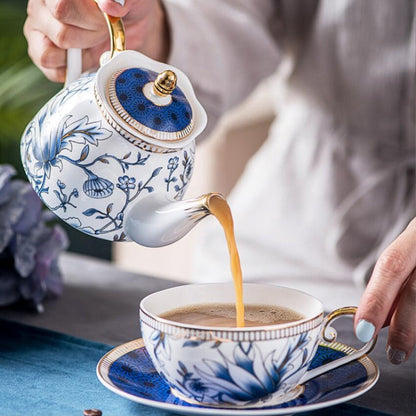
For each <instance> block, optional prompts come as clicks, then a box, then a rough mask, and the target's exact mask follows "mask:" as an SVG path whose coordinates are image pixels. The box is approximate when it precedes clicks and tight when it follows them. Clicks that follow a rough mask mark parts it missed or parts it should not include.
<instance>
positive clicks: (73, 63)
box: [65, 0, 126, 87]
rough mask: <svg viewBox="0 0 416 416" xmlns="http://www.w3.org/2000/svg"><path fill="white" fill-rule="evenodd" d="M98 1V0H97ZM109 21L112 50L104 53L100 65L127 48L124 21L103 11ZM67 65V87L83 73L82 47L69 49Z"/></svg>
mask: <svg viewBox="0 0 416 416" xmlns="http://www.w3.org/2000/svg"><path fill="white" fill-rule="evenodd" d="M95 2H96V3H97V0H95ZM101 12H102V14H103V15H104V18H105V20H106V22H107V27H108V31H109V33H110V51H109V52H107V53H104V54H103V55H102V56H101V58H100V65H103V64H104V63H105V62H107V61H108V60H110V59H111V58H112V57H113V56H114V54H115V53H118V52H123V51H125V50H126V36H125V31H124V25H123V21H122V20H121V18H119V17H113V16H109V15H108V14H107V13H104V12H103V11H101ZM66 56H67V65H66V79H65V87H66V86H68V84H70V83H71V82H73V81H75V80H76V79H78V78H79V77H80V76H81V73H82V49H76V48H71V49H68V50H67V54H66Z"/></svg>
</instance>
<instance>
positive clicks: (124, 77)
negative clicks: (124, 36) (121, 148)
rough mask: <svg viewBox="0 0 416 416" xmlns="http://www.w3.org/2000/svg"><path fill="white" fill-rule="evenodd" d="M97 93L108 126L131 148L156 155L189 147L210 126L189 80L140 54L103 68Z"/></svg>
mask: <svg viewBox="0 0 416 416" xmlns="http://www.w3.org/2000/svg"><path fill="white" fill-rule="evenodd" d="M94 93H95V99H96V102H97V104H98V106H99V108H100V110H101V112H102V114H103V116H104V118H105V119H106V121H107V122H108V123H109V124H110V125H111V126H112V127H113V128H114V129H115V130H116V131H117V132H118V133H119V134H120V135H122V136H123V137H124V138H126V139H127V140H128V141H129V142H131V143H132V144H134V145H135V146H138V147H140V148H143V149H145V150H149V151H152V152H153V151H155V152H162V153H165V152H172V151H176V150H177V149H181V148H183V147H185V146H187V145H188V144H190V143H191V142H193V141H194V140H195V138H196V137H197V136H198V135H199V134H201V132H202V131H203V130H204V128H205V126H206V124H207V116H206V113H205V111H204V109H203V108H202V106H201V104H200V103H199V101H198V100H197V98H196V96H195V93H194V91H193V88H192V85H191V83H190V81H189V79H188V77H187V76H186V75H185V74H184V73H183V72H182V71H181V70H180V69H179V68H175V67H173V66H171V65H168V64H165V63H162V62H157V61H154V60H153V59H151V58H149V57H147V56H145V55H143V54H141V53H140V52H137V51H124V52H120V53H118V54H116V55H115V56H114V57H113V58H111V59H110V60H109V61H108V62H106V63H105V64H103V65H102V66H101V67H100V69H99V70H98V72H97V76H96V80H95V88H94Z"/></svg>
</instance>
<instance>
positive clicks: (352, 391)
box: [97, 339, 379, 416]
mask: <svg viewBox="0 0 416 416" xmlns="http://www.w3.org/2000/svg"><path fill="white" fill-rule="evenodd" d="M355 351H356V350H355V349H353V348H351V347H349V346H347V345H344V344H341V343H339V342H332V343H322V344H320V345H319V347H318V350H317V352H316V354H315V357H314V359H313V361H312V363H311V365H310V368H316V367H319V366H320V365H323V364H326V363H328V362H330V361H333V360H336V359H338V358H341V357H343V356H345V355H349V354H351V353H353V352H355ZM97 376H98V379H99V380H100V381H101V383H102V384H103V385H104V386H105V387H107V388H108V389H109V390H111V391H113V392H114V393H116V394H118V395H120V396H123V397H125V398H127V399H130V400H132V401H134V402H137V403H141V404H144V405H146V406H151V407H156V408H159V409H163V410H166V411H171V412H177V413H181V414H189V415H215V416H219V415H233V416H239V415H242V416H246V415H259V416H266V415H287V414H294V413H299V412H306V411H310V410H315V409H320V408H324V407H328V406H333V405H336V404H339V403H343V402H345V401H348V400H351V399H354V398H355V397H358V396H360V395H362V394H363V393H365V392H366V391H368V390H369V389H371V388H372V387H373V386H374V384H375V383H376V382H377V380H378V377H379V370H378V367H377V365H376V364H375V363H374V361H373V360H371V359H370V358H369V357H368V356H367V355H364V356H363V357H362V358H360V359H359V360H356V361H352V362H350V363H348V364H345V365H343V366H341V367H338V368H336V369H334V370H331V371H328V372H327V373H325V374H323V375H320V376H318V377H315V378H314V379H312V380H309V381H308V382H306V383H305V384H304V385H303V386H301V387H302V392H301V394H300V395H299V396H297V397H296V398H294V399H293V400H290V401H287V402H285V403H281V404H279V405H273V406H267V405H266V407H264V405H263V406H262V407H257V408H256V407H251V408H250V409H229V408H225V407H224V408H222V407H216V408H212V407H204V406H200V405H194V404H189V403H186V402H185V401H183V400H180V399H179V398H178V397H176V396H174V395H173V394H171V392H170V389H169V386H168V385H167V384H166V382H165V381H163V380H162V378H161V377H160V376H159V374H158V373H157V371H156V370H155V368H154V366H153V364H152V362H151V360H150V357H149V355H148V354H147V351H146V348H145V347H144V342H143V340H142V339H137V340H135V341H131V342H128V343H126V344H123V345H120V346H119V347H116V348H114V349H113V350H111V351H109V352H108V353H107V354H105V355H104V356H103V357H102V358H101V360H100V361H99V362H98V365H97Z"/></svg>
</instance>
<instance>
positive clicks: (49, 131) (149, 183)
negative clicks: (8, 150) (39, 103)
mask: <svg viewBox="0 0 416 416" xmlns="http://www.w3.org/2000/svg"><path fill="white" fill-rule="evenodd" d="M140 63H144V64H145V65H146V66H147V67H148V68H149V67H152V65H153V66H156V71H157V70H159V69H160V68H161V67H165V66H166V65H165V64H161V63H156V62H155V61H152V60H151V59H149V58H147V57H145V56H143V55H141V54H139V53H138V52H133V51H125V52H122V53H120V54H118V55H117V56H116V57H115V58H113V59H112V60H111V61H110V62H108V63H107V64H106V65H105V66H103V67H102V68H100V70H99V72H98V74H95V73H93V74H86V75H84V76H82V77H81V78H79V79H78V80H76V81H75V82H73V83H71V84H69V85H68V86H67V87H66V88H64V89H63V90H62V91H61V92H59V93H58V94H57V95H56V96H55V97H53V98H52V99H51V100H50V101H49V102H48V103H47V104H46V105H45V106H44V107H43V108H42V109H41V110H40V111H39V112H38V114H37V115H36V116H35V118H34V119H33V120H32V121H31V122H30V124H29V125H28V126H27V128H26V130H25V132H24V134H23V137H22V141H21V154H22V161H23V166H24V169H25V172H26V174H27V177H28V179H29V181H30V182H31V184H32V186H33V188H34V189H35V191H36V192H37V194H38V195H39V196H40V198H41V199H42V200H43V202H44V203H45V205H46V206H47V207H48V208H50V209H51V210H52V211H53V212H55V213H56V214H57V215H58V216H59V217H61V218H62V219H63V220H64V221H66V222H67V223H69V224H70V225H72V226H73V227H75V228H77V229H78V230H80V231H82V232H84V233H87V234H91V235H94V236H96V237H99V238H104V239H107V240H113V241H126V240H129V236H128V235H127V233H126V231H125V217H126V214H127V213H128V211H129V209H130V207H131V206H133V205H134V204H135V202H136V201H138V200H139V199H141V198H142V197H143V196H146V195H148V194H151V193H154V192H158V193H164V194H166V196H167V197H168V198H169V199H170V200H172V201H174V200H181V199H182V197H183V195H184V193H185V191H186V189H187V186H188V184H189V181H190V179H191V176H192V173H193V167H194V155H195V144H194V139H195V137H196V135H197V134H199V133H200V132H201V131H202V129H203V128H204V127H205V124H206V115H205V112H204V111H203V109H202V107H200V104H199V103H197V102H196V104H195V97H194V96H193V91H191V86H190V83H189V81H188V80H187V79H185V78H186V77H185V76H184V75H183V74H180V77H182V80H183V79H185V81H183V82H185V87H184V88H185V90H186V91H185V92H187V93H188V95H187V96H186V97H185V95H184V93H183V92H182V91H181V90H178V93H177V94H181V97H182V100H184V102H185V101H186V99H187V98H188V97H189V95H191V97H190V100H191V103H190V104H188V103H187V102H186V105H187V108H188V110H187V114H192V112H191V110H190V108H191V107H190V105H191V106H192V108H193V110H194V113H195V114H196V117H197V118H198V117H199V120H197V124H198V125H199V126H198V128H196V129H194V130H192V129H193V127H194V126H193V124H192V125H190V126H189V127H188V128H187V130H186V133H182V135H184V136H186V137H180V139H181V140H179V139H172V137H168V139H167V140H165V142H166V147H164V146H165V143H164V142H163V140H162V139H160V138H159V136H156V137H155V138H153V137H151V136H149V137H147V136H146V135H145V134H144V133H142V132H141V131H138V132H137V131H132V130H133V128H132V127H131V125H132V122H131V120H130V119H128V118H126V117H125V116H124V115H123V113H120V114H121V115H120V116H118V115H117V114H116V115H114V112H115V108H117V107H116V106H115V107H114V106H113V107H114V108H113V107H111V105H110V104H109V98H108V97H105V96H104V97H103V94H105V93H104V92H102V93H101V95H100V91H105V89H106V88H107V87H106V85H107V84H108V82H110V81H108V80H109V79H110V78H111V76H112V74H114V73H117V74H119V73H120V72H121V71H123V70H124V68H125V67H126V66H127V67H128V66H132V65H133V67H135V66H137V64H140ZM146 71H147V72H146ZM146 71H141V73H148V74H151V75H152V74H153V73H156V72H154V71H149V70H146ZM124 72H125V73H129V72H131V73H132V74H133V75H134V71H126V70H124ZM135 72H136V73H137V72H138V70H136V71H135ZM179 72H180V71H179ZM133 75H132V76H133ZM149 76H150V75H148V77H149ZM115 81H117V78H115ZM179 81H180V79H179ZM147 84H149V82H148V83H147ZM147 86H148V85H146V88H147ZM140 88H141V86H140ZM126 91H127V90H126ZM126 91H125V90H122V94H125V93H126ZM143 91H144V87H143ZM190 91H191V93H190ZM135 93H136V94H139V93H138V92H135V90H134V91H133V92H132V94H133V95H134V94H135ZM140 94H142V95H141V96H140V97H139V99H140V103H141V105H142V106H143V102H145V100H146V97H144V98H143V94H144V92H143V93H140ZM147 94H150V95H152V94H153V93H152V92H150V93H147ZM117 98H118V97H117V96H115V98H114V99H115V100H117ZM158 99H159V98H158V97H157V96H156V95H155V97H152V96H150V97H149V100H155V102H156V104H157V105H156V104H154V103H151V105H150V104H149V108H150V109H154V111H158V112H159V114H161V111H164V106H166V103H164V102H163V103H162V104H160V103H158V102H157V100H158ZM163 99H164V98H163ZM165 101H166V100H165ZM149 102H150V101H149ZM129 103H130V104H129V105H133V104H134V97H133V99H130V101H129ZM132 103H133V104H132ZM175 105H176V108H178V104H177V102H176V101H175ZM166 108H168V107H167V106H166ZM152 111H153V110H152ZM133 122H135V120H133ZM192 123H194V120H192ZM182 124H183V122H182ZM182 127H183V126H182V125H181V128H182ZM170 129H171V130H172V128H171V127H170ZM153 133H155V134H158V132H154V131H153ZM161 134H162V136H161V137H162V138H163V137H164V136H163V134H164V133H163V132H161ZM169 134H172V133H169Z"/></svg>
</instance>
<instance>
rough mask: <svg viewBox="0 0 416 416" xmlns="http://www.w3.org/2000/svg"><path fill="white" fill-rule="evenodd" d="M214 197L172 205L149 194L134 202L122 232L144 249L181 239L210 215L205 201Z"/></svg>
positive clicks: (163, 198)
mask: <svg viewBox="0 0 416 416" xmlns="http://www.w3.org/2000/svg"><path fill="white" fill-rule="evenodd" d="M213 195H217V194H212V193H210V194H206V195H202V196H201V197H199V198H196V199H189V200H186V201H172V200H171V199H169V198H167V196H166V195H165V194H162V193H152V194H149V195H147V196H146V197H144V198H142V199H141V200H140V201H138V202H137V203H136V204H135V205H134V206H133V207H132V208H131V209H130V210H129V211H128V212H127V213H126V219H125V232H126V234H127V236H128V237H129V238H131V239H132V240H133V241H135V242H136V243H138V244H140V245H142V246H146V247H163V246H166V245H169V244H172V243H174V242H175V241H177V240H179V239H181V238H182V237H183V236H185V235H186V234H187V233H188V232H189V231H190V230H191V229H192V228H193V227H194V226H195V225H196V224H197V223H198V222H199V221H201V220H202V219H203V218H205V217H206V216H208V215H209V214H210V211H209V209H208V200H209V199H210V198H211V197H212V196H213Z"/></svg>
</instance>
